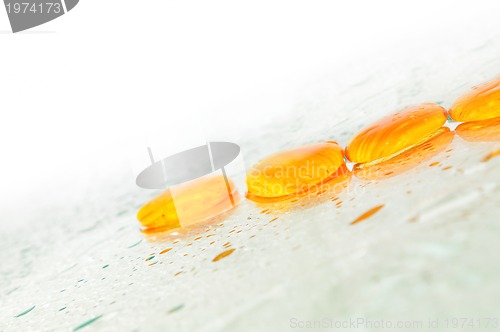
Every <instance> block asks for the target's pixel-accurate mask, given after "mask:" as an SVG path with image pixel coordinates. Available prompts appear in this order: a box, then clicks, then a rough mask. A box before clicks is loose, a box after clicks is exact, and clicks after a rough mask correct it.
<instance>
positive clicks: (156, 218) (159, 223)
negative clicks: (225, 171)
mask: <svg viewBox="0 0 500 332" xmlns="http://www.w3.org/2000/svg"><path fill="white" fill-rule="evenodd" d="M228 186H229V188H228ZM228 189H229V190H228ZM238 200H239V196H238V192H237V191H236V189H235V186H234V184H233V182H232V181H231V180H230V179H228V183H226V182H225V179H224V177H223V176H222V175H210V176H205V177H202V178H198V179H196V180H193V181H189V182H187V183H185V184H182V185H179V186H175V188H171V189H169V190H166V191H165V192H163V193H162V194H160V195H159V196H157V197H155V198H154V199H152V200H151V201H149V202H148V203H146V204H145V205H144V206H142V207H141V208H140V210H139V212H138V213H137V219H138V220H139V221H140V222H141V224H142V225H143V226H144V227H145V228H146V229H147V230H148V231H151V230H157V231H164V230H169V229H173V228H178V227H184V226H188V225H191V224H195V223H199V222H202V221H205V220H207V219H210V218H212V217H214V216H217V215H219V214H221V213H223V212H225V211H228V210H230V209H232V208H233V206H234V203H235V202H237V201H238Z"/></svg>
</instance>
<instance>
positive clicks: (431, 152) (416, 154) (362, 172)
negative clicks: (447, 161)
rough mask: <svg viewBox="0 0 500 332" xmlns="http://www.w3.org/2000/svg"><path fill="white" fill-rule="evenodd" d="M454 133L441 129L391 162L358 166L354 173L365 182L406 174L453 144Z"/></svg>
mask: <svg viewBox="0 0 500 332" xmlns="http://www.w3.org/2000/svg"><path fill="white" fill-rule="evenodd" d="M453 137H454V133H453V132H452V131H450V129H449V128H447V127H442V128H441V129H439V134H437V135H435V136H433V137H432V138H431V139H429V140H428V141H425V142H424V143H421V144H419V145H417V146H415V147H413V148H411V149H409V150H406V151H404V152H403V153H401V154H399V155H397V156H396V157H394V158H391V159H389V160H386V161H383V162H380V163H376V164H373V165H370V166H364V164H356V165H354V167H353V173H354V175H355V176H356V177H358V178H360V179H363V180H380V179H385V178H389V177H393V176H396V175H399V174H401V173H404V172H406V171H408V170H410V169H412V168H414V167H416V166H417V165H420V164H421V163H423V162H425V161H427V160H429V159H431V158H432V157H434V156H436V155H437V154H439V153H440V152H442V151H444V150H445V149H446V147H447V146H448V145H449V144H450V143H451V142H452V140H453Z"/></svg>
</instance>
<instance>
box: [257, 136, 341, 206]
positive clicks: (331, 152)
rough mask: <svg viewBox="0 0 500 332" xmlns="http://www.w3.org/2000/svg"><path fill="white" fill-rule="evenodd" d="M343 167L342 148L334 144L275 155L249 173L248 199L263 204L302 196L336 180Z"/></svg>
mask: <svg viewBox="0 0 500 332" xmlns="http://www.w3.org/2000/svg"><path fill="white" fill-rule="evenodd" d="M342 165H344V156H343V153H342V148H341V147H340V146H339V145H338V144H337V143H335V142H331V141H329V142H324V143H316V144H311V145H307V146H302V147H298V148H295V149H291V150H287V151H283V152H279V153H276V154H273V155H271V156H269V157H267V158H265V159H263V160H261V161H259V162H258V163H257V164H255V165H254V166H252V168H251V169H250V170H249V171H248V173H247V187H248V193H247V197H248V198H249V199H251V200H255V201H259V200H260V201H262V199H270V200H272V199H287V198H290V197H291V196H300V195H302V194H304V193H306V192H308V191H310V190H312V189H313V188H314V189H316V188H318V186H321V185H322V184H324V183H327V182H329V181H331V180H332V179H334V178H336V177H337V176H338V174H337V173H336V172H337V170H339V167H341V166H342Z"/></svg>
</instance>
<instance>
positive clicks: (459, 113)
mask: <svg viewBox="0 0 500 332" xmlns="http://www.w3.org/2000/svg"><path fill="white" fill-rule="evenodd" d="M499 116H500V77H498V78H496V79H494V80H492V81H489V82H487V83H484V84H481V85H479V86H476V87H474V88H472V90H470V91H469V92H468V93H466V94H465V95H463V96H462V97H460V98H459V99H458V100H457V101H456V102H455V104H453V106H452V107H451V109H450V117H451V118H452V119H453V120H455V121H460V122H468V121H478V120H486V119H491V118H496V117H499Z"/></svg>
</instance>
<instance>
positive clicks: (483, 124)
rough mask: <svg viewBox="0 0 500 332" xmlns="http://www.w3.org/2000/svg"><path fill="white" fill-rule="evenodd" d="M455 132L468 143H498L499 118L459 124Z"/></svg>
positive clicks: (499, 133)
mask: <svg viewBox="0 0 500 332" xmlns="http://www.w3.org/2000/svg"><path fill="white" fill-rule="evenodd" d="M455 132H456V133H457V134H458V135H459V136H460V137H462V138H463V139H464V140H466V141H469V142H491V141H500V117H498V118H493V119H488V120H482V121H471V122H466V123H461V124H460V125H459V126H458V127H457V128H456V129H455Z"/></svg>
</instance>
